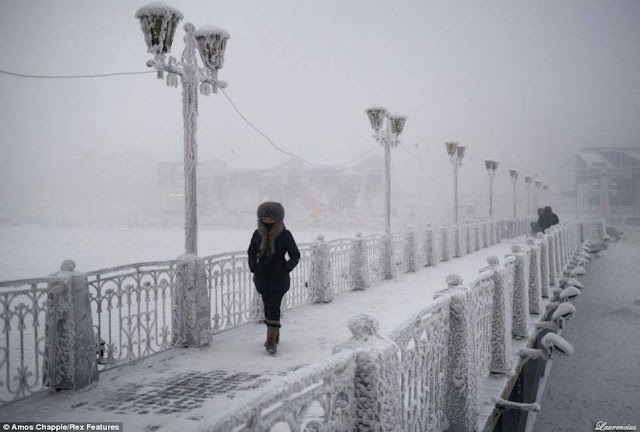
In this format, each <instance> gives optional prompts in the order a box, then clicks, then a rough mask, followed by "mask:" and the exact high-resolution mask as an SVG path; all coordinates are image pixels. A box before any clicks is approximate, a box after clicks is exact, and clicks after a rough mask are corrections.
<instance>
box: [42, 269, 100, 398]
mask: <svg viewBox="0 0 640 432" xmlns="http://www.w3.org/2000/svg"><path fill="white" fill-rule="evenodd" d="M75 267H76V264H75V263H74V262H73V261H72V260H65V261H64V262H63V263H62V265H61V267H60V271H59V272H56V273H54V274H52V275H51V276H52V277H55V278H58V281H56V282H53V283H51V284H50V286H49V288H50V289H51V290H52V292H51V293H50V294H49V295H48V299H47V301H48V302H49V306H48V308H47V315H46V318H45V336H46V337H45V346H44V364H43V378H44V383H45V385H48V386H49V387H51V388H52V389H62V390H77V389H80V388H82V387H85V386H87V385H89V384H91V383H93V382H95V381H98V363H97V355H96V336H95V334H94V332H93V317H92V314H91V304H90V298H89V283H88V280H87V276H86V274H84V273H80V272H76V271H74V270H75Z"/></svg>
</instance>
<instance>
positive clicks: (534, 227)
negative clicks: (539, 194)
mask: <svg viewBox="0 0 640 432" xmlns="http://www.w3.org/2000/svg"><path fill="white" fill-rule="evenodd" d="M543 212H544V209H543V208H542V207H540V208H538V221H537V222H531V233H532V234H537V233H539V232H543V231H544V230H542V229H540V218H541V217H542V213H543Z"/></svg>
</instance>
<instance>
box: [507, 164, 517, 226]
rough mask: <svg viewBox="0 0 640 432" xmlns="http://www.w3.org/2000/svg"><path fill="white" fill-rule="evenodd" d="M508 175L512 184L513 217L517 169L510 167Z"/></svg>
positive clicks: (514, 216)
mask: <svg viewBox="0 0 640 432" xmlns="http://www.w3.org/2000/svg"><path fill="white" fill-rule="evenodd" d="M509 176H510V177H511V183H512V184H513V218H514V219H515V218H516V185H517V183H518V170H515V169H510V170H509Z"/></svg>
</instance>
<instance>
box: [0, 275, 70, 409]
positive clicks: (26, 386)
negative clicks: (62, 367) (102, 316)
mask: <svg viewBox="0 0 640 432" xmlns="http://www.w3.org/2000/svg"><path fill="white" fill-rule="evenodd" d="M65 288H66V285H65V283H64V282H63V281H62V280H60V279H57V278H38V279H25V280H17V281H6V282H0V321H1V322H2V332H1V334H0V406H2V405H5V404H7V403H10V402H15V401H17V400H20V399H24V398H26V397H29V396H32V395H34V394H36V393H39V392H42V391H47V390H48V387H47V386H48V384H49V382H51V377H52V373H55V370H56V369H57V368H56V367H55V364H54V363H53V362H54V360H55V357H51V358H48V359H47V358H45V342H46V339H47V337H49V338H51V339H53V340H54V339H55V337H56V335H55V333H49V334H47V332H46V330H45V327H46V321H47V316H48V315H49V314H52V313H54V312H55V310H54V308H53V307H52V305H53V304H54V301H53V296H57V295H59V294H58V293H59V292H60V291H61V290H63V289H65ZM55 330H56V326H51V327H50V330H49V331H55ZM45 365H46V366H45ZM44 367H47V369H48V371H44V369H43V368H44Z"/></svg>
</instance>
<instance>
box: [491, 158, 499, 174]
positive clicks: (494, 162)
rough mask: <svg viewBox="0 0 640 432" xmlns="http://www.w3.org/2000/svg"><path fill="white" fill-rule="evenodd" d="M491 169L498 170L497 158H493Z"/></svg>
mask: <svg viewBox="0 0 640 432" xmlns="http://www.w3.org/2000/svg"><path fill="white" fill-rule="evenodd" d="M491 169H492V170H493V171H497V170H498V161H497V160H493V161H492V163H491Z"/></svg>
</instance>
